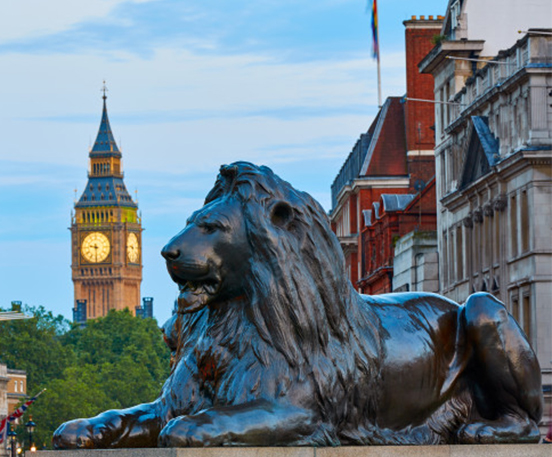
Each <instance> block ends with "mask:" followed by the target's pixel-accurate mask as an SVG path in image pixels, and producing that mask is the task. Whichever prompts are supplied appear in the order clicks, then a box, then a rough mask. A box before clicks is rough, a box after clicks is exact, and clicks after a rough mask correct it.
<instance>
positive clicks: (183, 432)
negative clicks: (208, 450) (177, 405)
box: [158, 416, 223, 447]
mask: <svg viewBox="0 0 552 457" xmlns="http://www.w3.org/2000/svg"><path fill="white" fill-rule="evenodd" d="M222 441H223V440H222V439H221V436H220V433H219V432H218V430H217V427H216V426H215V425H214V424H213V423H202V424H198V423H197V422H196V421H194V420H193V419H191V418H190V417H187V416H183V417H178V418H176V419H172V420H171V421H170V422H169V423H168V424H167V425H166V426H165V427H164V428H163V430H161V433H160V434H159V439H158V445H159V447H206V446H220V445H221V444H223V443H222Z"/></svg>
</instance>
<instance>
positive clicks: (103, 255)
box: [81, 232, 110, 263]
mask: <svg viewBox="0 0 552 457" xmlns="http://www.w3.org/2000/svg"><path fill="white" fill-rule="evenodd" d="M109 250H110V245H109V238H107V236H105V235H104V234H103V233H100V232H92V233H91V234H90V235H86V237H85V238H84V240H83V241H82V245H81V252H82V255H83V257H84V258H85V259H86V260H88V261H89V262H91V263H99V262H103V261H104V260H105V259H107V256H108V255H109Z"/></svg>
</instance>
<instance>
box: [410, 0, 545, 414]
mask: <svg viewBox="0 0 552 457" xmlns="http://www.w3.org/2000/svg"><path fill="white" fill-rule="evenodd" d="M493 3H497V2H493V1H484V2H481V1H480V2H475V1H473V0H472V1H467V0H465V1H463V2H461V1H456V2H451V4H449V10H448V11H447V14H446V19H445V22H444V26H443V30H442V41H441V42H440V43H439V44H438V45H437V46H436V47H435V48H434V49H433V50H432V51H431V52H430V53H429V54H428V55H427V56H426V57H425V58H424V60H423V61H422V62H421V64H420V69H421V71H423V72H425V73H428V74H432V75H433V76H434V80H435V99H436V100H437V101H438V102H439V103H438V104H436V106H435V118H436V147H435V157H436V170H437V201H438V212H437V215H438V230H437V233H438V245H439V266H440V274H439V277H440V291H441V293H443V294H444V295H446V296H448V297H450V298H452V299H453V300H455V301H458V302H463V301H465V299H466V298H467V297H468V295H469V294H470V293H473V292H476V291H487V292H490V293H492V294H493V295H495V296H496V297H497V298H499V299H500V300H501V301H503V302H504V303H505V304H506V307H507V309H508V310H509V312H510V313H511V314H512V315H513V316H514V317H515V318H516V320H517V321H518V323H519V324H520V327H521V328H522V329H523V330H524V331H525V333H526V335H527V337H528V339H529V341H530V343H531V345H532V347H533V348H534V349H535V351H536V353H537V356H538V359H539V363H540V365H541V369H542V374H543V384H544V387H545V398H546V400H547V406H546V407H545V414H546V413H548V412H549V411H550V401H551V398H550V386H551V385H552V30H551V29H547V30H542V29H532V28H531V24H530V22H532V21H533V22H534V23H536V24H537V25H538V23H539V21H542V20H543V18H545V17H546V18H547V19H546V21H547V22H548V24H550V18H551V17H552V3H550V2H549V1H546V2H540V1H536V2H534V3H533V2H532V4H531V5H530V6H528V10H527V11H519V10H520V8H521V7H520V6H519V5H516V6H513V4H511V3H513V2H505V3H503V2H501V3H500V5H498V3H497V6H496V10H500V11H499V15H504V14H506V13H507V16H508V18H509V19H508V21H510V22H512V21H514V22H516V23H519V24H523V26H526V30H527V31H526V33H524V34H522V35H519V34H518V35H517V37H516V38H518V40H517V41H515V40H513V38H512V39H510V41H508V40H507V39H506V38H504V37H502V36H501V35H500V34H499V35H500V36H496V35H495V34H494V29H495V28H494V27H493V28H492V30H490V28H489V27H486V26H485V24H487V23H489V21H495V20H496V19H495V17H494V12H495V11H496V10H495V9H494V8H493ZM475 4H477V6H475ZM520 5H521V4H520ZM510 6H511V8H510V9H509V10H508V8H509V7H510ZM537 6H539V8H537V13H536V14H533V13H535V11H533V10H534V8H536V7H537ZM482 7H484V8H485V11H480V12H479V13H477V20H475V18H474V14H473V12H472V9H470V8H476V9H477V10H478V11H479V9H480V8H482ZM529 10H531V11H533V13H532V14H531V15H529V13H528V11H529ZM516 15H517V16H516ZM529 16H530V17H529ZM470 18H471V19H470ZM508 21H506V23H509V22H508ZM472 26H473V28H475V30H473V29H472ZM548 26H549V25H548ZM520 28H521V27H520ZM516 30H518V29H516ZM541 32H544V33H541ZM499 43H502V44H504V47H502V48H501V49H502V50H500V51H496V49H497V46H498V44H499ZM493 52H494V53H495V54H492V53H493ZM545 421H550V417H546V418H545Z"/></svg>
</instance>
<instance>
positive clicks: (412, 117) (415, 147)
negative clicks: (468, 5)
mask: <svg viewBox="0 0 552 457" xmlns="http://www.w3.org/2000/svg"><path fill="white" fill-rule="evenodd" d="M404 25H405V28H406V32H405V40H406V77H407V78H406V79H407V93H406V97H389V98H387V100H386V101H385V103H384V104H383V106H382V107H381V109H380V111H379V113H378V115H377V116H376V118H375V119H374V121H373V123H372V125H371V126H370V128H369V129H368V131H367V132H366V133H363V134H361V136H360V138H359V139H358V141H357V143H356V144H355V146H354V148H353V150H352V151H351V153H350V154H349V156H348V157H347V159H346V161H345V163H344V164H343V166H342V167H341V170H340V171H339V174H338V175H337V177H336V179H335V180H334V182H333V184H332V211H331V214H330V217H331V220H332V227H333V229H334V231H335V233H336V234H337V236H338V238H339V240H340V242H341V246H342V247H343V250H344V253H345V261H346V267H347V270H348V272H349V275H350V278H351V282H352V283H353V285H354V286H355V287H356V288H357V289H359V290H360V291H362V292H365V291H368V290H372V289H377V290H378V291H385V292H389V291H391V290H392V285H391V284H392V280H391V278H392V265H393V263H392V260H391V262H389V259H390V256H391V259H392V249H391V247H392V243H390V242H388V243H385V242H384V241H383V240H392V239H393V236H396V234H397V233H399V232H400V233H402V231H403V230H399V232H397V231H396V230H395V229H394V228H393V229H392V227H395V225H396V222H392V221H391V219H393V218H394V217H398V216H397V215H394V216H393V217H391V213H392V212H393V211H391V210H390V209H389V208H390V207H389V206H388V205H387V211H386V212H385V215H386V219H385V221H386V222H384V221H381V223H380V220H381V216H382V215H383V213H382V214H380V213H379V210H378V211H377V215H378V217H375V215H376V210H375V209H374V204H375V203H377V204H378V205H379V204H380V202H383V201H385V202H388V201H389V202H390V201H391V200H393V198H395V200H396V201H401V202H403V203H404V202H406V201H407V200H408V203H412V204H415V203H414V201H419V200H420V198H421V200H422V209H423V211H422V213H423V214H424V215H425V214H426V213H427V212H428V211H429V209H428V210H427V211H426V208H425V206H428V205H427V204H426V200H427V199H429V198H430V197H429V194H431V193H433V196H435V193H434V191H432V190H431V188H432V186H430V185H429V183H430V182H431V180H432V179H433V177H434V175H435V167H434V156H433V146H434V132H433V124H434V114H433V113H434V110H433V103H427V102H422V101H420V100H430V101H431V100H433V80H432V78H431V77H430V78H427V76H428V75H422V74H420V73H419V71H418V67H417V64H418V62H419V61H420V60H421V59H422V58H423V57H425V55H426V54H427V53H428V52H429V50H430V49H432V47H433V45H434V43H433V37H434V36H435V35H438V34H439V31H440V29H441V25H442V18H441V17H440V16H439V17H438V18H437V19H433V17H432V16H429V18H428V19H427V20H426V19H425V17H424V16H421V17H420V19H417V18H416V17H412V19H411V20H408V21H405V22H404ZM413 99H414V100H413ZM433 187H434V186H433ZM422 189H423V190H424V192H422V194H423V195H422V196H417V194H418V193H419V191H420V190H422ZM426 189H427V190H426ZM384 195H388V196H389V197H385V198H384V199H383V200H382V196H384ZM399 195H404V196H405V197H404V198H403V197H397V196H399ZM407 195H408V197H407ZM426 195H427V196H426ZM391 196H395V197H391ZM415 205H416V204H415ZM376 206H377V205H376ZM384 206H385V205H384ZM407 206H408V205H406V206H400V208H399V207H397V209H396V211H398V210H400V211H403V212H404V211H406V212H405V214H403V215H402V218H401V221H406V220H408V218H409V217H410V218H411V215H410V213H411V209H407ZM408 208H410V206H408ZM382 209H385V208H384V207H383V206H382ZM365 211H370V212H374V218H373V220H372V219H371V218H368V219H367V218H366V217H365V216H367V213H365ZM396 211H395V212H396ZM387 213H389V217H387ZM418 216H419V211H418ZM430 217H431V218H433V219H432V220H433V222H432V224H433V225H431V223H430V221H429V220H427V221H426V220H425V219H424V222H423V223H419V221H418V227H419V228H421V227H433V228H432V230H435V219H434V218H435V209H434V208H433V213H432V215H431V216H430ZM367 222H369V223H370V224H372V223H374V224H376V225H377V228H376V226H374V227H373V229H372V228H369V227H367V225H366V224H367ZM402 223H403V226H404V227H407V226H408V224H406V222H402ZM370 224H369V225H370ZM389 224H390V225H389ZM385 227H387V228H385ZM364 232H366V235H364ZM391 233H393V234H391ZM405 233H407V232H405ZM361 234H362V235H361ZM361 237H362V242H359V240H360V238H361ZM370 237H372V238H374V237H375V238H374V240H371V238H370ZM378 237H381V241H380V242H376V239H378ZM370 243H372V244H370ZM377 243H379V244H377ZM376 244H377V245H378V246H379V247H377V248H376V249H380V250H381V249H382V247H383V246H388V247H387V248H386V249H387V250H388V252H387V253H385V254H384V253H383V252H382V253H380V255H379V256H376V259H378V260H377V261H373V262H372V261H366V259H367V258H368V257H369V259H371V254H370V255H368V253H367V252H365V249H369V248H370V249H371V246H372V245H374V246H376ZM389 266H390V267H391V275H390V276H389V274H387V273H382V274H381V275H376V276H373V274H374V272H375V271H377V270H380V271H381V272H383V271H384V270H383V268H384V267H385V268H388V267H389ZM385 277H388V278H389V279H388V280H382V279H381V278H385ZM370 278H373V279H370ZM372 280H373V281H375V282H377V283H378V284H379V285H376V284H372ZM374 293H376V292H374Z"/></svg>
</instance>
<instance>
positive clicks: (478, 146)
mask: <svg viewBox="0 0 552 457" xmlns="http://www.w3.org/2000/svg"><path fill="white" fill-rule="evenodd" d="M471 122H472V126H473V127H472V130H471V135H470V139H469V142H468V147H467V151H466V155H465V160H464V169H463V171H462V179H461V181H460V188H464V187H466V186H467V185H468V184H470V183H472V182H474V181H476V180H477V179H479V178H480V177H481V176H484V175H486V174H487V173H488V172H489V171H490V170H491V168H492V167H493V166H495V165H496V164H497V163H498V162H499V161H500V150H499V143H498V139H497V138H496V137H495V136H494V135H493V133H492V132H491V130H490V129H489V123H488V118H487V117H486V116H472V117H471Z"/></svg>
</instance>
